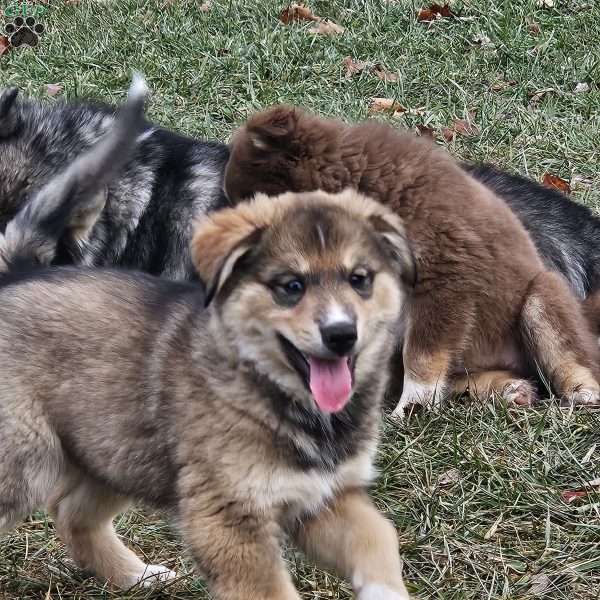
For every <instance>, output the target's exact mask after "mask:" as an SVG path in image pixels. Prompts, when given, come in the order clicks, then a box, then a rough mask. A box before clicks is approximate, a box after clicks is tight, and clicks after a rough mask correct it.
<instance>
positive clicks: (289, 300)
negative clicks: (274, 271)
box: [271, 277, 305, 306]
mask: <svg viewBox="0 0 600 600" xmlns="http://www.w3.org/2000/svg"><path fill="white" fill-rule="evenodd" d="M271 289H272V290H273V292H274V293H275V298H276V300H277V301H278V302H279V303H280V304H284V305H287V306H293V305H294V304H297V303H298V302H300V300H301V298H302V296H304V290H305V284H304V281H303V280H302V279H300V278H298V277H293V278H291V279H279V280H277V281H274V282H273V283H272V284H271Z"/></svg>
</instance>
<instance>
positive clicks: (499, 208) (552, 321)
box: [225, 106, 600, 414]
mask: <svg viewBox="0 0 600 600" xmlns="http://www.w3.org/2000/svg"><path fill="white" fill-rule="evenodd" d="M348 187H351V188H355V189H358V190H360V191H361V192H363V193H365V194H368V195H369V196H371V197H374V198H376V199H377V200H379V201H381V202H382V203H384V204H386V205H387V206H390V207H392V208H393V209H394V210H395V211H396V212H397V214H399V215H400V216H401V217H402V218H403V220H404V222H405V226H406V230H407V233H408V236H409V240H410V242H411V244H412V246H413V250H414V253H415V257H416V261H417V280H416V287H415V294H414V295H413V298H412V300H411V306H410V311H409V313H410V317H409V320H408V325H407V330H406V334H405V337H404V345H403V358H404V368H405V374H404V386H403V392H402V396H401V398H400V402H399V403H398V406H397V409H396V414H403V412H404V410H405V408H406V406H407V405H409V404H413V403H421V404H423V403H430V402H431V401H432V400H433V401H437V399H439V398H440V397H441V396H442V395H443V394H444V392H446V391H450V390H452V389H455V390H456V391H461V390H465V389H471V390H473V388H475V389H476V391H477V392H478V393H484V394H485V393H488V392H490V391H496V392H498V393H501V394H503V395H505V396H507V397H508V400H512V401H514V402H517V403H529V402H530V401H532V400H533V397H534V391H533V387H532V386H531V385H530V383H529V382H528V381H527V380H526V379H523V378H524V377H527V376H529V375H531V374H532V373H533V372H535V369H536V368H540V369H541V370H542V372H543V373H544V375H545V376H546V377H547V378H548V379H549V380H550V382H551V384H552V386H553V388H554V390H555V391H556V393H557V394H559V395H561V396H562V397H563V398H565V399H566V400H568V401H570V402H573V403H583V404H598V403H599V401H600V395H599V391H600V388H599V386H598V382H597V372H596V368H597V367H596V365H597V362H598V360H597V359H598V351H597V347H596V345H595V342H594V338H593V336H592V335H591V333H590V332H589V330H588V326H587V324H586V323H585V320H584V318H583V316H582V313H581V308H580V306H579V304H578V303H577V301H576V299H575V298H574V297H573V295H572V294H571V292H570V290H569V287H568V285H567V284H566V282H565V281H564V280H563V278H562V276H560V275H559V274H557V273H554V272H550V271H548V270H547V269H546V268H545V267H544V265H543V264H542V261H541V259H540V257H539V256H538V254H537V252H536V249H535V247H534V245H533V243H532V241H531V240H530V238H529V236H528V234H527V233H526V231H525V230H524V229H523V227H522V226H521V224H520V223H519V222H518V220H517V219H516V217H515V216H514V215H513V213H512V212H511V211H510V209H509V208H508V207H507V206H506V204H505V203H504V202H502V201H501V200H500V199H498V198H497V197H496V196H494V195H493V193H492V192H491V191H490V190H488V189H487V188H485V187H484V186H482V185H481V184H479V183H478V182H477V181H475V180H474V179H473V178H471V177H470V176H468V175H467V174H466V173H465V172H464V171H463V170H461V169H460V168H459V166H458V165H457V164H456V163H455V161H454V160H453V159H452V158H451V157H450V156H449V155H448V154H447V153H446V152H444V151H443V150H441V149H439V148H437V147H436V146H435V145H434V144H433V143H431V142H430V141H427V140H424V139H420V138H417V137H415V136H413V135H410V134H407V133H399V132H398V131H396V130H394V129H392V128H391V127H388V126H386V125H383V124H378V123H374V122H371V123H364V124H360V125H356V126H348V125H345V124H344V123H342V122H339V121H335V120H325V119H322V118H319V117H316V116H312V115H308V114H306V113H304V112H302V111H301V110H298V109H296V108H293V107H286V106H280V107H274V108H272V109H270V110H267V111H265V112H263V113H260V114H257V115H255V116H254V117H252V118H251V119H250V120H249V121H248V123H247V124H246V126H245V127H242V128H241V129H240V130H239V131H238V132H237V134H236V135H235V136H234V139H233V143H232V152H231V158H230V161H229V164H228V166H227V169H226V174H225V189H226V193H227V194H228V195H229V197H230V198H231V199H233V200H241V199H243V198H247V197H250V196H252V195H253V194H254V193H256V192H265V193H267V194H279V193H281V192H282V191H284V190H291V191H294V192H300V191H307V190H315V189H322V190H326V191H328V192H338V191H340V190H343V189H345V188H348Z"/></svg>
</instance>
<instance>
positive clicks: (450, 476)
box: [432, 130, 460, 485]
mask: <svg viewBox="0 0 600 600" xmlns="http://www.w3.org/2000/svg"><path fill="white" fill-rule="evenodd" d="M432 131H433V130H432ZM458 481H460V471H459V470H458V469H448V470H447V471H445V472H444V473H442V474H441V475H440V476H439V478H438V485H449V484H451V483H457V482H458Z"/></svg>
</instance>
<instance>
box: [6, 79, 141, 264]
mask: <svg viewBox="0 0 600 600" xmlns="http://www.w3.org/2000/svg"><path fill="white" fill-rule="evenodd" d="M147 94H148V88H147V86H146V83H145V81H144V79H143V78H142V76H141V75H138V74H135V75H134V76H133V80H132V83H131V86H130V88H129V93H128V97H127V101H126V102H125V103H124V104H123V106H121V108H120V109H119V111H118V113H117V115H116V117H115V119H114V121H113V123H112V125H111V127H110V129H109V130H108V132H107V133H106V134H105V135H104V137H102V138H101V139H100V141H99V142H97V143H96V144H95V145H94V146H93V147H92V148H91V149H90V150H88V151H87V152H85V153H84V154H82V155H81V156H79V157H78V158H76V159H75V160H74V161H73V162H72V163H71V164H70V165H69V166H68V167H67V168H66V169H65V170H64V171H62V172H61V173H59V174H58V175H57V176H56V177H54V178H52V179H51V180H50V181H49V182H48V183H46V184H45V185H44V187H42V188H41V189H40V190H39V192H38V193H37V194H36V195H35V196H34V197H33V198H32V199H31V200H30V201H29V202H28V203H27V204H26V205H25V206H24V207H23V208H22V209H21V210H20V211H19V212H18V213H17V215H16V216H15V217H14V219H12V220H11V221H10V222H9V223H8V225H7V226H6V232H5V234H4V236H2V235H0V271H12V270H19V269H21V268H27V267H31V266H34V265H40V266H43V265H49V264H51V263H52V260H53V259H54V257H55V255H56V251H57V246H58V243H59V241H60V240H61V239H62V238H63V237H64V236H65V235H69V236H71V238H72V239H74V240H76V241H77V240H83V239H85V238H86V237H87V234H88V233H89V232H90V230H91V228H92V227H93V226H94V224H95V223H96V221H97V219H98V217H99V215H100V213H101V212H102V210H103V209H104V205H105V203H106V186H107V184H108V183H110V182H111V181H112V180H113V179H114V177H115V176H116V175H117V174H118V172H119V171H120V170H121V169H122V168H123V167H124V166H125V164H126V163H127V162H128V161H129V159H130V158H131V155H132V153H133V150H134V148H135V145H136V139H137V137H138V135H139V134H140V132H141V131H142V128H143V126H144V104H145V100H146V96H147Z"/></svg>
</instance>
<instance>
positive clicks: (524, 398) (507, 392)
mask: <svg viewBox="0 0 600 600" xmlns="http://www.w3.org/2000/svg"><path fill="white" fill-rule="evenodd" d="M500 395H501V396H502V399H503V400H504V402H506V404H508V405H509V406H533V405H534V404H535V403H536V401H537V399H538V398H537V392H536V390H535V386H534V385H533V384H532V383H531V382H530V381H527V380H526V379H513V380H512V381H509V382H508V383H507V384H506V385H505V386H504V387H503V388H502V392H501V394H500Z"/></svg>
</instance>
